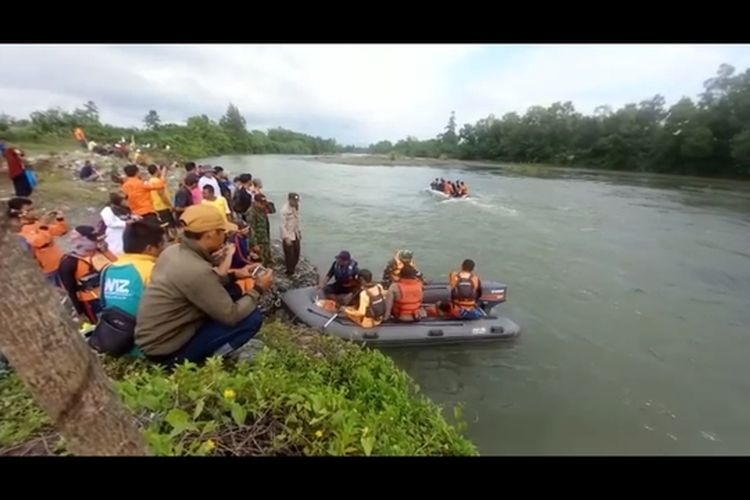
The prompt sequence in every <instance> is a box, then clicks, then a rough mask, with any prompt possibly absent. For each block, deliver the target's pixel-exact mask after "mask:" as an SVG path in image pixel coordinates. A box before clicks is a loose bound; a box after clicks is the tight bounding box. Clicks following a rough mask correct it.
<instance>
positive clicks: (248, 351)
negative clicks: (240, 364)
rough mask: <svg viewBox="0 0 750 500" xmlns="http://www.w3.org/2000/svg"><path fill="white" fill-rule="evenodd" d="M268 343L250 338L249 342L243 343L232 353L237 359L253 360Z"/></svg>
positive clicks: (232, 356) (234, 358)
mask: <svg viewBox="0 0 750 500" xmlns="http://www.w3.org/2000/svg"><path fill="white" fill-rule="evenodd" d="M265 346H266V344H264V343H263V341H262V340H260V339H250V340H249V341H248V342H247V344H245V345H243V346H242V347H240V348H239V349H237V351H235V352H234V353H232V354H231V355H230V358H231V359H233V360H235V361H252V360H254V359H255V357H256V356H258V354H260V352H261V351H262V350H263V348H264V347H265Z"/></svg>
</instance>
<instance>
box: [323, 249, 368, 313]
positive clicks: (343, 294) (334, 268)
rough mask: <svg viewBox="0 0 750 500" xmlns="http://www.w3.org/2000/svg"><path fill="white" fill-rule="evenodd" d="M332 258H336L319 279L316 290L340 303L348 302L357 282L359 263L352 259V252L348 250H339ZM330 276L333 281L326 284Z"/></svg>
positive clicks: (355, 289)
mask: <svg viewBox="0 0 750 500" xmlns="http://www.w3.org/2000/svg"><path fill="white" fill-rule="evenodd" d="M334 258H335V259H336V260H335V261H334V262H333V264H331V267H330V269H328V272H327V273H326V275H325V276H323V277H322V278H321V279H320V283H318V290H322V291H323V294H324V295H325V298H327V299H334V298H335V299H337V300H338V301H340V302H341V303H342V304H349V302H351V300H352V295H353V294H354V293H355V292H356V291H357V285H358V284H359V281H358V280H357V276H358V275H359V264H357V261H356V260H354V259H352V254H350V253H349V251H348V250H341V251H340V252H339V253H338V255H336V257H334ZM331 278H333V279H334V282H333V283H331V284H328V282H329V281H331Z"/></svg>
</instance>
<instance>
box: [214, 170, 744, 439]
mask: <svg viewBox="0 0 750 500" xmlns="http://www.w3.org/2000/svg"><path fill="white" fill-rule="evenodd" d="M206 162H208V163H210V164H212V165H217V164H218V165H222V166H223V167H224V168H225V169H228V170H229V171H231V172H232V174H239V173H241V172H249V173H252V174H253V176H257V177H261V178H262V180H263V183H264V186H265V191H266V192H267V194H269V196H270V197H271V198H272V199H273V200H275V201H276V204H277V207H278V208H281V205H282V204H283V201H284V198H285V196H286V193H287V192H289V191H295V192H298V193H300V195H301V197H302V199H301V212H300V213H301V219H302V231H303V241H302V252H303V254H304V255H305V256H306V257H308V258H309V259H311V260H312V261H313V263H315V264H316V265H317V266H318V267H319V268H320V269H321V270H325V269H327V267H328V266H329V265H330V263H331V262H332V260H333V256H334V255H335V254H336V253H337V252H338V251H339V250H342V249H346V250H349V251H351V252H352V254H353V256H354V258H355V259H357V260H358V261H359V263H360V267H363V268H369V269H371V270H372V271H373V274H375V275H376V276H380V274H381V273H382V270H383V267H384V266H385V264H386V262H387V261H388V259H389V258H390V257H391V256H392V255H393V253H394V251H395V250H396V249H398V248H409V249H411V250H412V251H414V254H415V258H416V261H417V265H418V266H419V268H420V269H421V270H422V271H423V272H424V273H425V275H426V276H427V277H428V278H430V279H433V280H436V279H439V278H444V277H447V273H448V272H449V271H450V270H452V269H454V268H456V267H457V266H458V265H459V264H460V262H461V261H462V260H463V259H465V258H472V259H474V260H475V261H476V262H477V271H478V272H479V273H480V275H481V276H482V277H484V278H485V279H495V280H499V281H503V282H505V283H507V284H508V286H509V294H508V298H509V300H508V302H507V303H506V304H503V305H502V306H500V307H499V308H498V309H496V311H497V312H501V313H502V314H505V315H507V316H509V317H510V318H512V319H513V320H514V321H516V322H517V323H519V324H520V325H521V327H522V329H523V333H522V335H521V337H520V338H519V339H518V340H516V341H515V342H512V343H510V344H502V343H501V344H482V345H473V346H472V345H459V346H447V347H432V348H424V347H422V348H402V349H390V350H387V351H386V352H387V353H388V354H389V355H390V356H392V357H393V358H394V360H395V361H396V363H397V364H398V365H399V366H401V367H402V368H404V369H405V370H406V371H407V372H408V373H409V374H410V375H411V376H412V377H413V378H414V379H415V380H416V381H417V382H418V383H419V384H420V386H421V387H422V389H423V390H424V392H425V393H426V394H427V395H428V396H429V397H431V398H432V399H433V400H435V401H436V402H437V403H439V404H441V405H444V406H446V407H450V406H451V405H453V404H455V403H459V402H462V403H463V404H464V417H463V418H464V420H465V421H466V422H467V423H468V429H467V433H468V435H469V437H470V438H471V439H472V440H474V442H476V443H477V444H478V446H479V449H480V452H481V453H482V454H609V453H611V454H728V453H743V454H747V453H749V452H750V424H748V422H750V377H749V375H750V363H748V357H749V356H750V328H748V325H750V185H748V184H745V183H741V182H736V183H727V182H714V181H700V182H695V181H690V180H685V179H680V178H668V179H664V178H654V177H648V176H637V175H636V176H632V175H630V176H616V175H592V174H585V173H563V172H561V173H559V174H555V175H551V176H550V175H547V176H544V177H539V176H535V177H532V176H523V175H517V174H514V175H509V174H505V173H503V171H502V169H497V168H491V169H489V168H488V169H480V168H472V169H462V168H459V167H456V168H448V167H444V166H441V167H439V168H438V167H423V166H420V167H417V166H404V167H398V166H350V165H343V164H329V163H321V162H317V161H311V160H310V159H304V158H299V157H296V158H295V157H292V158H290V157H283V156H245V157H223V158H213V159H208V160H206ZM435 177H445V178H451V179H456V178H460V179H463V180H465V181H466V182H467V183H468V184H469V186H470V187H471V189H472V194H473V195H474V196H473V197H472V198H470V199H468V200H449V201H448V200H445V201H440V200H437V199H435V198H434V197H432V196H431V195H430V194H429V193H428V192H427V191H426V190H425V187H426V186H427V185H428V184H429V182H430V181H431V180H432V179H434V178H435ZM272 237H274V238H278V216H274V217H272ZM449 413H450V412H449Z"/></svg>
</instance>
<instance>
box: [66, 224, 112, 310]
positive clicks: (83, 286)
mask: <svg viewBox="0 0 750 500" xmlns="http://www.w3.org/2000/svg"><path fill="white" fill-rule="evenodd" d="M71 240H72V242H73V251H72V252H71V253H69V254H67V255H65V257H63V259H62V261H61V262H60V271H59V273H60V281H62V284H63V287H64V288H65V290H66V291H67V292H68V297H70V301H71V302H72V303H73V306H74V307H75V309H76V312H77V313H78V314H79V315H80V316H83V317H85V319H87V320H88V321H89V322H91V323H96V321H97V319H98V315H99V313H100V312H101V311H102V305H101V301H100V300H99V297H100V286H99V285H100V280H101V272H102V271H103V270H104V269H105V268H106V267H107V266H109V265H110V264H111V263H112V262H115V261H116V260H117V257H116V256H115V255H114V254H113V253H112V252H110V251H109V250H108V249H107V246H106V243H105V241H104V235H102V234H99V233H97V232H96V229H94V228H93V227H91V226H78V227H76V228H75V230H74V231H73V232H72V233H71Z"/></svg>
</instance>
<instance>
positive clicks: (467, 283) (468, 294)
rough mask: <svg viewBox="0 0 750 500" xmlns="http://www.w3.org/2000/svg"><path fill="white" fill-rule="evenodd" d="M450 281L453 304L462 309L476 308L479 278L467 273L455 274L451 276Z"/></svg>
mask: <svg viewBox="0 0 750 500" xmlns="http://www.w3.org/2000/svg"><path fill="white" fill-rule="evenodd" d="M450 281H451V299H452V300H453V303H454V304H455V305H457V306H460V307H466V308H474V307H476V305H477V289H478V288H479V276H477V275H476V274H474V273H470V272H467V271H459V272H457V273H455V272H453V273H451V275H450Z"/></svg>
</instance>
